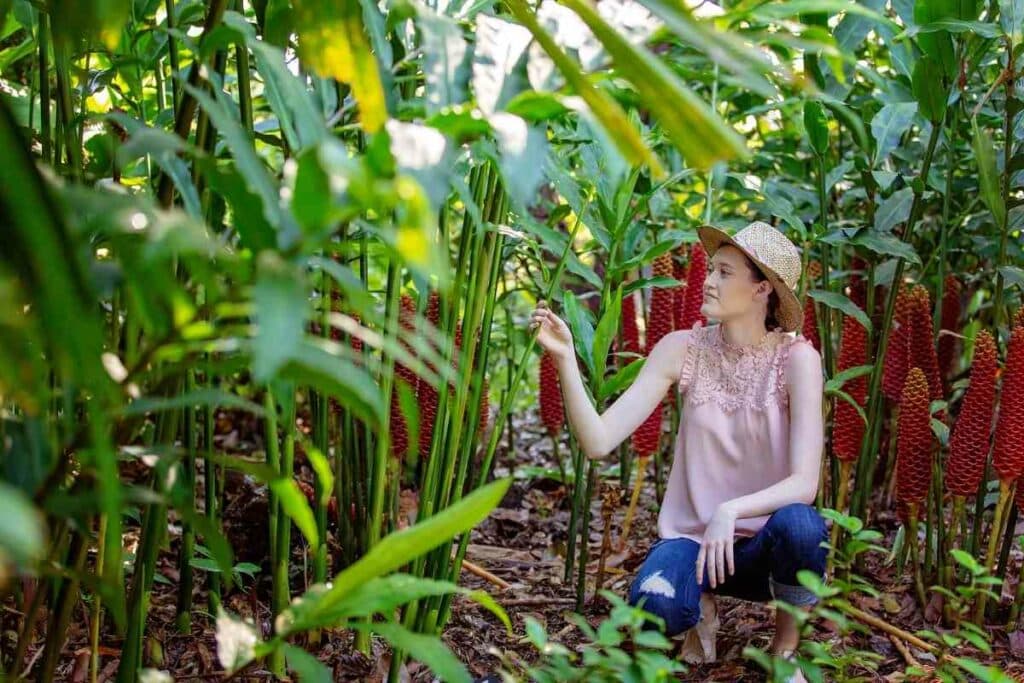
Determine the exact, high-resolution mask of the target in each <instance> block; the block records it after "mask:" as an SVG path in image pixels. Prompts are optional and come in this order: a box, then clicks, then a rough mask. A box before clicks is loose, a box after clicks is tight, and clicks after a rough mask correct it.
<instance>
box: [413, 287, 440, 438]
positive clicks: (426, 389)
mask: <svg viewBox="0 0 1024 683" xmlns="http://www.w3.org/2000/svg"><path fill="white" fill-rule="evenodd" d="M426 318H427V320H428V321H429V322H430V324H431V325H433V326H434V327H435V328H436V327H437V326H438V324H440V322H441V301H440V297H439V296H438V293H437V291H436V290H431V292H430V294H429V295H428V296H427V310H426ZM435 346H439V345H437V344H435ZM439 350H440V349H439ZM427 365H429V366H430V368H431V369H432V370H435V371H436V369H437V368H434V366H433V365H432V364H430V363H427ZM416 398H417V401H418V402H419V406H420V444H419V446H420V457H421V458H426V457H428V456H429V455H430V441H431V440H432V439H433V438H434V423H435V422H436V421H437V389H435V388H434V387H432V386H431V385H430V382H427V381H425V380H424V379H423V378H422V377H419V378H417V384H416Z"/></svg>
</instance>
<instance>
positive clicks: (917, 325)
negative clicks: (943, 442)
mask: <svg viewBox="0 0 1024 683" xmlns="http://www.w3.org/2000/svg"><path fill="white" fill-rule="evenodd" d="M911 296H912V297H913V300H914V306H913V308H912V309H911V321H912V322H911V330H912V332H911V340H910V358H911V361H910V362H911V364H912V365H916V366H917V367H919V368H921V370H923V371H924V376H925V377H927V378H928V390H929V394H930V396H931V397H932V400H937V399H942V398H944V397H945V395H944V394H943V392H942V377H941V376H940V374H939V357H938V355H937V354H936V352H935V335H934V334H932V304H931V297H930V296H929V295H928V289H927V288H926V287H925V286H924V285H915V286H914V289H913V290H911ZM940 419H941V417H940Z"/></svg>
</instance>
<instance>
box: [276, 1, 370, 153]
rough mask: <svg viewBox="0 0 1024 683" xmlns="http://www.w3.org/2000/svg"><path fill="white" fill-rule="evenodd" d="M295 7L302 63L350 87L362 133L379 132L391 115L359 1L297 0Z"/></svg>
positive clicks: (321, 74)
mask: <svg viewBox="0 0 1024 683" xmlns="http://www.w3.org/2000/svg"><path fill="white" fill-rule="evenodd" d="M293 7H294V8H295V22H296V25H297V28H298V33H299V54H300V55H301V56H302V59H303V61H304V62H306V63H307V64H309V66H310V67H311V68H312V69H313V70H314V71H315V72H316V73H317V74H319V75H320V76H324V77H330V78H334V79H335V80H338V81H342V82H344V83H348V84H349V85H351V86H352V93H353V95H354V96H355V99H356V102H358V103H359V118H360V122H361V124H362V126H363V130H365V131H366V132H367V133H376V132H377V131H378V130H380V129H381V127H382V126H383V125H384V121H385V120H387V116H388V112H387V107H386V105H385V101H384V88H383V86H382V85H381V80H380V72H379V71H378V70H377V60H376V59H375V58H374V56H373V53H372V52H371V51H370V42H369V38H368V37H367V35H366V31H365V30H364V27H363V10H362V6H361V5H360V4H359V0H329V1H328V2H317V1H316V0H295V2H294V3H293Z"/></svg>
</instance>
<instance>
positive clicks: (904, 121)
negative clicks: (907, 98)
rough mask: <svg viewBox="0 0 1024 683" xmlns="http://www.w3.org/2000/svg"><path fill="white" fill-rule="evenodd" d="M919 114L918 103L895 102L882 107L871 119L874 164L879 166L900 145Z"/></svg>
mask: <svg viewBox="0 0 1024 683" xmlns="http://www.w3.org/2000/svg"><path fill="white" fill-rule="evenodd" d="M915 114H917V103H916V102H895V103H891V104H887V105H885V106H884V107H882V108H881V109H880V110H879V111H878V113H877V114H875V116H874V118H873V119H871V135H872V136H874V138H875V156H874V160H873V162H872V165H873V166H877V165H878V164H879V163H880V162H882V161H883V160H885V158H886V157H888V156H889V153H890V152H892V151H893V150H894V149H896V147H897V145H899V142H900V138H901V137H902V136H903V134H904V133H905V132H906V131H907V128H909V127H910V124H911V122H912V121H913V120H914V115H915Z"/></svg>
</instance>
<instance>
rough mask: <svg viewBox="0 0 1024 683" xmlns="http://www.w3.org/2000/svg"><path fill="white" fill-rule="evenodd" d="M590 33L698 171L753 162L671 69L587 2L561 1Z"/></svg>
mask: <svg viewBox="0 0 1024 683" xmlns="http://www.w3.org/2000/svg"><path fill="white" fill-rule="evenodd" d="M561 2H562V4H564V5H565V6H566V7H569V8H570V9H572V10H573V11H574V12H576V14H578V15H579V17H580V18H581V19H582V20H583V21H584V23H586V24H587V26H589V27H590V30H591V31H593V32H594V35H595V36H597V39H598V40H600V41H601V43H602V44H603V45H604V47H605V49H606V50H608V53H609V54H610V55H611V56H612V60H613V62H614V64H615V69H616V70H617V71H618V72H619V73H621V74H622V75H623V76H625V77H626V78H628V79H629V81H630V82H631V83H632V84H633V87H634V88H636V89H637V91H638V92H639V94H640V97H641V99H642V100H643V102H644V104H645V105H646V106H647V107H649V108H650V110H651V111H652V112H653V113H654V115H655V117H656V118H657V119H658V123H659V124H660V125H661V127H662V128H664V129H665V132H666V133H667V134H668V137H669V139H671V140H672V142H673V143H674V144H675V146H676V148H677V149H678V150H679V152H680V153H681V154H682V155H683V157H684V158H685V159H686V160H687V161H688V162H689V163H690V164H691V165H692V166H695V167H697V168H699V169H703V170H706V169H709V168H711V166H712V164H714V163H715V162H718V161H728V160H730V159H735V158H746V157H747V156H748V152H747V148H746V144H745V142H744V140H743V138H741V137H740V136H739V135H738V134H737V133H736V131H734V130H733V129H732V128H731V127H730V126H728V125H726V123H725V122H724V121H722V120H721V119H720V118H719V117H718V115H717V114H715V112H713V111H712V110H711V107H710V106H708V105H707V103H705V102H704V101H703V100H701V99H700V98H699V97H698V96H697V95H696V94H695V93H694V92H693V91H692V90H690V89H689V88H687V87H686V86H685V85H684V84H683V82H682V80H681V79H679V78H678V77H677V76H676V75H675V74H674V73H673V72H672V70H671V69H669V67H668V66H666V65H665V64H664V63H663V62H662V61H661V60H659V59H658V58H657V57H655V56H654V55H653V54H652V53H651V52H650V51H648V50H647V49H646V48H643V47H637V46H635V45H633V44H632V43H630V42H629V41H628V40H626V39H625V38H624V37H623V35H622V34H621V33H619V32H618V31H616V30H615V29H614V28H612V27H611V26H610V25H609V24H608V23H607V22H606V21H605V20H604V19H603V18H602V17H601V15H600V14H598V12H597V10H596V9H594V8H593V7H592V6H591V5H589V4H588V3H586V2H584V0H561Z"/></svg>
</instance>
